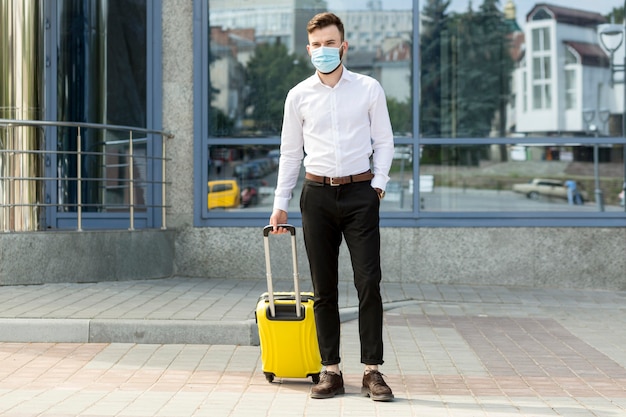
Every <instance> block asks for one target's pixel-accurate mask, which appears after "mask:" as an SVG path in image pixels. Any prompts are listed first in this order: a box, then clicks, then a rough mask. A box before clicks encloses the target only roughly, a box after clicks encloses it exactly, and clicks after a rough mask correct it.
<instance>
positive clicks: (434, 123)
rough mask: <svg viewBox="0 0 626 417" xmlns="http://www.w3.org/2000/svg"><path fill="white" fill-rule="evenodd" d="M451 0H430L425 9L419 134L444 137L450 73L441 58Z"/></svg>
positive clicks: (421, 36) (421, 35)
mask: <svg viewBox="0 0 626 417" xmlns="http://www.w3.org/2000/svg"><path fill="white" fill-rule="evenodd" d="M449 5H450V0H428V2H427V3H426V5H425V6H424V8H423V10H422V16H423V18H422V22H423V23H422V28H421V34H420V49H421V51H420V56H421V59H420V62H421V72H420V86H421V94H420V113H419V119H420V135H421V136H423V137H438V136H440V135H441V113H442V95H443V92H442V77H443V75H444V74H445V73H446V72H447V69H446V68H445V66H446V62H447V61H445V60H444V59H443V57H442V43H441V42H442V37H444V36H445V35H444V33H445V32H447V15H446V9H447V8H448V6H449Z"/></svg>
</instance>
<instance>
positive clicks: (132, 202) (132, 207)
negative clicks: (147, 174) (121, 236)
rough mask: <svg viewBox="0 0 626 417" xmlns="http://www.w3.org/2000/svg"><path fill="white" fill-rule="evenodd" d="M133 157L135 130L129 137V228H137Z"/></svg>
mask: <svg viewBox="0 0 626 417" xmlns="http://www.w3.org/2000/svg"><path fill="white" fill-rule="evenodd" d="M133 159H134V157H133V131H132V130H131V131H130V132H129V139H128V170H129V173H128V178H129V181H130V183H129V186H130V195H129V196H128V202H129V204H130V210H129V212H130V227H129V228H128V230H135V173H134V172H133V171H134V169H133V168H134V166H135V162H134V160H133Z"/></svg>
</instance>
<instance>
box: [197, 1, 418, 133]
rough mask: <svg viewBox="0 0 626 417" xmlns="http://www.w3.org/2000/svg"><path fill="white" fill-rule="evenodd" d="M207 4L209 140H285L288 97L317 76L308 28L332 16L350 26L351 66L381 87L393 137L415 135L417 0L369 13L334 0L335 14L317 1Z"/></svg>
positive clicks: (348, 58) (348, 62) (347, 60)
mask: <svg viewBox="0 0 626 417" xmlns="http://www.w3.org/2000/svg"><path fill="white" fill-rule="evenodd" d="M208 3H209V20H210V26H211V32H210V42H211V45H210V57H209V60H210V68H209V71H210V80H211V86H212V90H211V107H210V109H209V113H210V114H209V121H210V123H209V125H210V127H209V134H210V136H213V137H216V136H217V137H219V136H225V137H232V136H235V137H244V136H248V137H250V136H253V137H265V136H277V135H279V134H280V131H281V126H282V117H283V106H284V100H285V97H286V95H287V92H288V91H289V89H291V88H292V87H293V86H295V85H296V84H297V83H298V82H300V81H302V80H304V79H305V78H307V77H309V76H311V75H313V74H314V70H313V67H312V65H311V63H310V59H309V57H308V54H307V50H306V45H307V33H306V23H307V22H308V20H309V19H310V18H311V17H313V16H314V15H315V14H316V13H318V12H321V11H326V10H330V11H332V12H335V13H336V14H337V15H338V16H339V17H340V18H341V19H342V21H343V23H344V27H345V35H346V40H347V41H348V45H349V47H348V50H347V52H346V54H345V58H344V59H345V61H344V62H345V64H346V66H347V67H348V68H350V69H351V70H353V71H355V72H359V73H363V74H367V75H371V76H372V77H374V78H376V79H377V80H378V81H380V83H381V84H382V86H383V88H384V89H385V92H386V94H387V98H388V100H389V102H390V108H391V109H390V112H391V113H392V114H391V117H392V120H393V121H394V128H395V130H397V131H401V132H410V131H411V130H412V127H411V125H412V121H411V117H410V115H411V112H410V110H409V109H410V100H411V94H410V93H411V80H410V76H411V63H412V56H411V34H412V30H413V27H412V26H413V25H412V17H411V13H410V10H411V7H412V1H411V0H399V1H398V0H396V1H394V2H393V3H394V4H393V7H391V8H387V7H382V5H381V6H380V7H374V8H367V7H364V6H365V5H364V4H357V3H358V2H357V3H355V2H353V1H333V2H330V3H332V7H330V4H329V7H325V5H324V4H323V3H324V2H317V1H311V0H309V1H297V2H296V1H283V2H276V1H271V0H258V1H255V2H254V7H251V4H250V3H251V2H250V1H246V0H228V1H226V0H208ZM385 21H388V22H393V26H390V25H385V24H384V23H382V22H385ZM382 29H384V31H383V30H382Z"/></svg>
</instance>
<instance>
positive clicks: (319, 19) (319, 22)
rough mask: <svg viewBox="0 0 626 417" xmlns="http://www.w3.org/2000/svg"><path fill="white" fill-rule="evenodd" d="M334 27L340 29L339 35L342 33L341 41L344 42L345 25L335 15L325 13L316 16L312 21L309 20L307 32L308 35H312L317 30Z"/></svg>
mask: <svg viewBox="0 0 626 417" xmlns="http://www.w3.org/2000/svg"><path fill="white" fill-rule="evenodd" d="M332 25H335V26H337V29H339V33H341V41H343V39H344V30H343V23H342V22H341V19H340V18H339V17H338V16H337V15H336V14H334V13H330V12H324V13H318V14H316V15H315V16H313V18H312V19H311V20H309V23H308V24H307V25H306V31H307V33H311V32H313V31H314V30H316V29H322V28H325V27H327V26H332Z"/></svg>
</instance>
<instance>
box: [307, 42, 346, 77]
mask: <svg viewBox="0 0 626 417" xmlns="http://www.w3.org/2000/svg"><path fill="white" fill-rule="evenodd" d="M340 49H341V48H331V47H329V46H320V47H319V48H315V49H312V50H311V63H312V64H313V66H314V67H315V68H317V70H318V71H319V72H321V73H322V74H330V73H331V72H333V71H334V70H336V69H337V68H339V65H341V55H340V54H339V51H340Z"/></svg>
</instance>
